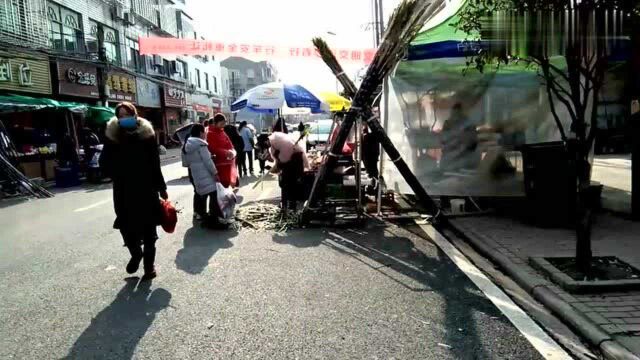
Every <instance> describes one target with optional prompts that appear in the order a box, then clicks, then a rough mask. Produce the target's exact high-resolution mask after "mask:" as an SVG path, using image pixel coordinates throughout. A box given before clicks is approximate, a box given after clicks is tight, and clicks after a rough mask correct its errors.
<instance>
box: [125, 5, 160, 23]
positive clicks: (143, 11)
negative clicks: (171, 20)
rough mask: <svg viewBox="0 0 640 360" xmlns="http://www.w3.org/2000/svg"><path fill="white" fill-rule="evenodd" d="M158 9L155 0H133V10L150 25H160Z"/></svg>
mask: <svg viewBox="0 0 640 360" xmlns="http://www.w3.org/2000/svg"><path fill="white" fill-rule="evenodd" d="M157 9H158V6H157V5H156V4H155V2H154V1H153V0H131V12H132V13H133V14H135V15H136V17H138V19H140V20H141V21H143V22H146V23H148V24H150V25H154V26H159V24H158V16H157V14H156V10H157Z"/></svg>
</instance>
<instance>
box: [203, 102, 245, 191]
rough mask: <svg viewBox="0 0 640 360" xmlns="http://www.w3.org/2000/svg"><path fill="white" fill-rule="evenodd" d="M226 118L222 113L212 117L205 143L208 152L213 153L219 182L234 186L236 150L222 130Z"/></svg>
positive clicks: (235, 181)
mask: <svg viewBox="0 0 640 360" xmlns="http://www.w3.org/2000/svg"><path fill="white" fill-rule="evenodd" d="M226 124H227V119H226V118H225V117H224V115H222V114H216V116H214V117H213V124H212V125H209V131H208V132H207V143H208V144H209V152H211V155H213V162H214V163H215V164H216V169H218V178H219V179H220V184H222V186H224V187H229V186H235V185H236V183H237V180H238V169H237V168H236V161H235V160H236V155H237V153H236V150H235V148H234V147H233V143H232V142H231V139H229V136H227V134H226V133H225V132H224V126H225V125H226Z"/></svg>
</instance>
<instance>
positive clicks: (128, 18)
mask: <svg viewBox="0 0 640 360" xmlns="http://www.w3.org/2000/svg"><path fill="white" fill-rule="evenodd" d="M122 18H123V19H124V23H125V24H129V25H135V24H136V17H135V15H133V13H131V12H129V11H125V12H124V13H123V16H122Z"/></svg>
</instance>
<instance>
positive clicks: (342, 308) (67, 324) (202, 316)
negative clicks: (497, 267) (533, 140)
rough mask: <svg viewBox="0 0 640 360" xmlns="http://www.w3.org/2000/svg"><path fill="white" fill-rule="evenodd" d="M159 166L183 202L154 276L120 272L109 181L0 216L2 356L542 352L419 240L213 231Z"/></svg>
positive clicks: (401, 234) (177, 179)
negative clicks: (195, 219)
mask: <svg viewBox="0 0 640 360" xmlns="http://www.w3.org/2000/svg"><path fill="white" fill-rule="evenodd" d="M163 171H164V173H165V176H166V178H167V180H168V182H169V185H170V188H169V193H170V196H171V197H172V199H173V200H174V201H177V202H178V204H179V205H181V206H184V207H185V208H184V211H183V212H182V213H181V214H180V216H179V223H178V228H177V230H176V232H175V233H174V234H169V235H168V234H164V235H162V236H161V240H159V242H158V260H157V261H158V271H159V277H158V278H157V279H156V280H154V281H153V283H140V284H138V281H137V279H134V278H128V279H127V278H126V276H127V275H126V273H125V272H124V266H125V264H126V262H127V261H128V254H127V251H126V250H125V249H124V248H123V247H122V246H121V245H122V240H121V239H120V237H119V235H118V233H117V232H114V231H113V230H112V229H111V228H110V226H111V223H112V220H113V215H112V207H111V203H110V196H111V192H110V189H109V186H108V185H104V186H99V187H94V188H85V189H75V190H73V191H68V192H61V193H59V194H58V195H57V196H56V197H55V198H53V199H47V200H38V201H30V202H27V203H22V204H18V205H13V206H10V207H4V208H0V229H2V236H1V237H0V304H1V309H2V311H0V324H2V325H1V326H0V358H2V359H7V358H15V359H54V358H55V359H59V358H72V359H91V358H105V359H129V358H137V359H221V358H256V359H257V358H264V359H288V358H292V359H293V358H299V359H308V358H317V359H346V358H366V359H376V358H377V359H382V358H384V359H389V358H396V359H541V358H542V356H541V355H540V354H539V353H538V352H537V351H536V350H535V349H534V348H533V347H532V346H531V344H530V343H529V342H528V341H527V340H526V339H525V338H524V337H523V335H522V334H520V333H519V332H518V330H516V329H515V328H514V327H513V325H511V323H510V322H509V320H507V319H506V318H505V317H504V316H503V315H502V313H501V312H500V311H499V310H498V309H497V308H496V307H495V306H494V305H493V304H492V303H491V302H490V301H489V300H488V299H487V298H486V297H485V295H484V294H483V293H482V292H481V291H480V290H478V288H477V287H476V286H475V285H473V283H472V282H471V281H469V279H468V278H467V276H466V275H464V274H463V273H462V272H461V271H460V270H459V269H458V268H457V267H456V266H455V265H454V264H453V263H452V262H451V261H450V260H449V258H448V257H447V256H445V255H444V253H443V252H442V251H441V250H440V249H439V248H438V247H436V246H435V245H434V244H433V243H431V242H429V241H425V240H423V239H420V238H417V237H415V236H414V235H412V234H409V233H408V232H406V231H404V230H403V229H401V228H398V227H393V226H392V227H385V226H383V225H382V224H375V223H372V224H370V225H369V226H368V227H367V228H366V229H361V230H346V229H343V230H339V231H338V230H328V229H308V230H298V231H293V232H290V233H289V234H288V235H287V236H280V235H276V234H273V233H255V232H252V231H249V230H246V229H245V230H241V231H240V232H234V231H226V232H212V231H207V230H204V229H202V228H199V227H197V226H193V224H192V222H191V216H192V212H191V210H190V197H191V187H190V185H189V184H188V181H187V180H186V179H185V178H184V177H183V175H184V174H185V171H184V170H183V169H181V168H180V167H179V164H172V165H169V166H165V167H164V169H163ZM242 193H243V195H245V196H246V197H247V200H248V201H251V200H255V199H258V198H268V197H271V196H273V195H276V194H277V190H276V189H275V187H274V183H273V182H270V183H268V184H266V185H265V187H264V189H262V188H261V187H258V189H256V190H251V189H249V188H248V187H246V188H243V189H242Z"/></svg>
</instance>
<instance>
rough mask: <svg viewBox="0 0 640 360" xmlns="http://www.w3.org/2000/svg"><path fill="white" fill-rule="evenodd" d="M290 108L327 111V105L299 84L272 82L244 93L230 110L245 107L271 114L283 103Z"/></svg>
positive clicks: (315, 111)
mask: <svg viewBox="0 0 640 360" xmlns="http://www.w3.org/2000/svg"><path fill="white" fill-rule="evenodd" d="M285 103H286V104H287V106H288V107H290V108H309V109H311V112H312V113H325V112H329V106H328V105H327V104H325V103H324V102H322V100H320V99H318V98H317V97H316V96H315V95H313V94H312V93H311V92H310V91H309V90H307V89H305V88H304V87H302V86H300V85H295V84H284V83H279V82H272V83H267V84H262V85H258V86H256V87H254V88H253V89H251V90H249V91H247V92H246V93H244V94H243V95H242V96H241V97H240V98H239V99H238V100H236V102H234V103H233V104H231V111H233V112H237V111H240V110H242V109H247V110H250V111H253V112H258V113H267V114H273V113H275V112H276V110H278V109H280V108H282V106H283V105H284V104H285Z"/></svg>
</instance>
